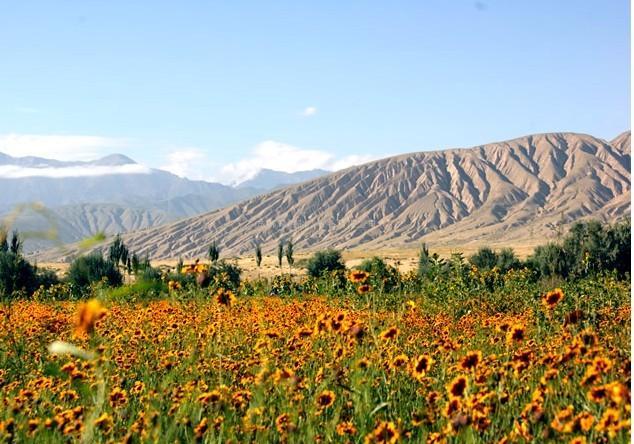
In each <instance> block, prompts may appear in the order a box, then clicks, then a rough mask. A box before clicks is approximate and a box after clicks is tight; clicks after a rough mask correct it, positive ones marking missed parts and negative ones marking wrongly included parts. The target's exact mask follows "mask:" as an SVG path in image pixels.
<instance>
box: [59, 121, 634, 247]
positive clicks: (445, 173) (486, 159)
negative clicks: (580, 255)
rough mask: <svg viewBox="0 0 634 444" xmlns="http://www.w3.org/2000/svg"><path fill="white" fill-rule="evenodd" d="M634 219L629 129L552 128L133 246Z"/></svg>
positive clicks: (413, 237)
mask: <svg viewBox="0 0 634 444" xmlns="http://www.w3.org/2000/svg"><path fill="white" fill-rule="evenodd" d="M629 212H630V132H626V133H624V134H622V135H620V136H619V137H617V138H616V139H614V140H613V141H611V142H608V141H605V140H601V139H598V138H595V137H592V136H589V135H585V134H574V133H549V134H538V135H532V136H526V137H521V138H518V139H514V140H510V141H505V142H498V143H491V144H487V145H483V146H477V147H473V148H469V149H449V150H444V151H433V152H419V153H411V154H404V155H400V156H395V157H390V158H386V159H382V160H379V161H375V162H371V163H368V164H365V165H361V166H357V167H352V168H349V169H346V170H342V171H339V172H336V173H333V174H330V175H327V176H324V177H320V178H318V179H315V180H312V181H309V182H305V183H302V184H299V185H295V186H291V187H288V188H284V189H281V190H277V191H274V192H271V193H268V194H265V195H262V196H258V197H255V198H251V199H248V200H245V201H243V202H240V203H238V204H235V205H231V206H228V207H226V208H223V209H220V210H216V211H213V212H210V213H207V214H204V215H201V216H197V217H192V218H189V219H184V220H181V221H178V222H175V223H171V224H168V225H165V226H161V227H158V228H153V229H148V230H142V231H138V232H134V233H130V234H129V235H126V236H125V241H126V243H128V244H129V246H130V247H131V249H133V250H135V251H137V252H139V253H142V254H145V253H148V254H150V256H151V257H153V258H175V257H178V256H182V257H184V258H188V257H196V256H203V255H204V254H205V251H206V249H207V246H208V245H209V243H210V242H211V241H212V240H217V241H218V242H219V243H220V245H221V247H222V248H223V255H230V254H244V253H250V252H251V250H252V249H253V243H254V242H255V241H257V242H260V243H261V244H262V245H263V247H264V249H265V250H266V251H273V250H274V249H275V245H276V244H277V242H278V241H279V240H280V239H288V238H292V239H293V241H294V242H295V245H296V249H300V250H304V249H319V248H325V247H336V248H372V249H374V248H384V247H391V248H393V247H410V248H411V247H415V246H417V245H418V244H419V243H420V242H421V241H427V242H430V243H431V244H432V245H433V244H445V245H464V244H469V243H481V244H483V243H489V244H494V245H506V244H509V243H510V244H512V243H519V242H523V243H526V242H533V243H541V242H544V241H545V240H546V239H547V238H549V237H551V238H552V237H554V236H555V235H556V233H557V232H558V231H560V230H562V229H564V228H565V226H566V225H568V224H570V223H571V222H573V221H575V220H578V219H581V218H587V217H596V218H599V219H602V220H610V221H611V220H616V219H618V218H620V217H624V216H626V215H628V214H629ZM76 252H77V251H76V250H75V251H73V250H72V249H71V250H67V251H65V252H64V253H63V254H61V253H57V257H58V258H60V257H65V258H69V257H71V256H72V254H73V253H76ZM60 254H61V256H60ZM53 256H55V254H52V255H49V256H48V257H49V259H50V258H52V257H53Z"/></svg>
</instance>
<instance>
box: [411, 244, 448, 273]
mask: <svg viewBox="0 0 634 444" xmlns="http://www.w3.org/2000/svg"><path fill="white" fill-rule="evenodd" d="M446 268H447V264H446V262H445V260H444V259H442V258H441V257H440V256H439V255H438V253H434V254H429V249H428V248H427V245H425V244H424V243H423V244H422V245H421V248H420V253H419V254H418V275H419V276H420V277H425V278H431V277H433V276H435V275H438V274H440V273H441V272H444V271H445V269H446Z"/></svg>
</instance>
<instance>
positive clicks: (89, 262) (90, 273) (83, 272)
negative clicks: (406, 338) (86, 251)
mask: <svg viewBox="0 0 634 444" xmlns="http://www.w3.org/2000/svg"><path fill="white" fill-rule="evenodd" d="M104 278H105V279H106V280H107V283H108V285H110V286H119V285H121V283H122V282H123V277H122V276H121V273H120V272H119V270H118V269H117V266H116V265H115V263H114V262H112V261H111V260H105V259H104V258H103V257H101V255H98V254H91V255H88V256H80V257H78V258H77V259H75V260H74V261H73V262H72V263H71V264H70V268H69V270H68V280H69V281H70V283H71V284H73V285H74V286H75V287H77V288H78V289H80V290H84V289H86V288H87V287H89V286H90V284H92V283H93V282H99V281H101V280H102V279H104Z"/></svg>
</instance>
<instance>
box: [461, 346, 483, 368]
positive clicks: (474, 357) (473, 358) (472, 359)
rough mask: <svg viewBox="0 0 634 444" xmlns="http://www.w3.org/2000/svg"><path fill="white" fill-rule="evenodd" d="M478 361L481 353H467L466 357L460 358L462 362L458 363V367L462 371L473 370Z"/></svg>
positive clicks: (480, 359) (480, 358)
mask: <svg viewBox="0 0 634 444" xmlns="http://www.w3.org/2000/svg"><path fill="white" fill-rule="evenodd" d="M480 361H482V352H481V351H479V350H477V351H472V352H469V353H467V354H466V356H465V357H464V358H462V361H461V362H460V367H462V369H463V370H473V369H474V368H476V367H477V366H478V364H479V363H480Z"/></svg>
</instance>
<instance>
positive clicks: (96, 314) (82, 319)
mask: <svg viewBox="0 0 634 444" xmlns="http://www.w3.org/2000/svg"><path fill="white" fill-rule="evenodd" d="M107 312H108V310H106V309H105V308H104V307H103V305H101V302H99V301H98V300H97V299H91V300H89V301H88V302H84V303H83V304H81V305H80V306H79V313H78V318H77V324H76V326H75V334H76V335H78V336H83V335H87V334H90V333H92V332H93V331H94V330H95V324H96V322H97V321H98V320H99V319H101V318H103V317H104V316H105V315H106V313H107Z"/></svg>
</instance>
